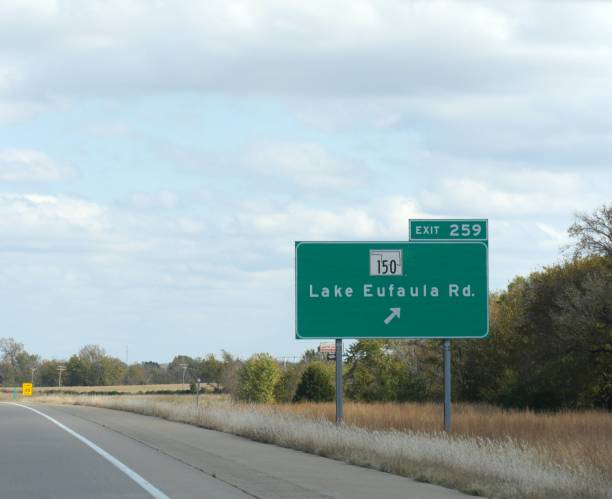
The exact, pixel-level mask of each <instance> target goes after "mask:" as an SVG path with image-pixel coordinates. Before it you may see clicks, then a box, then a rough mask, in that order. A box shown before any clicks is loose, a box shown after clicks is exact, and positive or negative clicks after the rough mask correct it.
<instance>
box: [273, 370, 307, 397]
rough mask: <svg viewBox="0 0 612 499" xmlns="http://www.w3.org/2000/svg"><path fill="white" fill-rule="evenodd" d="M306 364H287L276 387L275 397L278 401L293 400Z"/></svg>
mask: <svg viewBox="0 0 612 499" xmlns="http://www.w3.org/2000/svg"><path fill="white" fill-rule="evenodd" d="M303 371H304V364H302V363H300V364H287V366H286V367H285V370H284V372H283V373H282V375H281V377H280V379H279V380H278V383H276V386H275V387H274V398H275V399H276V401H277V402H291V401H292V400H293V397H294V396H295V391H296V390H297V386H298V384H299V382H300V380H301V379H302V372H303Z"/></svg>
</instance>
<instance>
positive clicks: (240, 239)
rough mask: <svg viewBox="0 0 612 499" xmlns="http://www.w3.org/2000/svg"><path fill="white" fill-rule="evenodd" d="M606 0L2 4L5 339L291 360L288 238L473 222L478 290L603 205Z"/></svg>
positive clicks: (606, 192) (56, 349)
mask: <svg viewBox="0 0 612 499" xmlns="http://www.w3.org/2000/svg"><path fill="white" fill-rule="evenodd" d="M610 26H612V3H610V2H584V1H580V2H567V1H560V2H548V1H539V2H535V1H531V2H527V1H525V2H522V1H519V2H506V1H501V0H500V1H493V0H491V1H486V2H485V1H482V2H480V1H475V0H474V1H469V2H467V1H466V2H460V1H448V2H444V1H406V0H397V1H395V0H347V1H344V0H334V1H332V2H330V1H317V0H310V1H303V2H286V1H280V0H278V1H276V0H275V1H272V0H257V1H233V0H209V1H206V2H201V1H197V0H178V1H165V0H131V1H129V2H126V1H119V0H88V1H82V0H55V1H53V0H37V1H35V0H2V1H1V2H0V279H1V283H2V284H1V285H0V303H1V308H0V310H2V326H3V327H2V330H1V331H0V336H1V337H14V338H15V339H17V340H18V341H20V342H22V343H24V345H25V347H26V349H27V350H28V351H32V352H35V353H38V354H40V355H41V356H43V357H45V358H66V357H68V356H70V355H71V354H73V353H75V352H76V351H77V350H78V349H79V348H80V347H81V346H83V345H86V344H99V345H101V346H103V347H104V348H105V349H106V351H107V352H108V353H109V354H111V355H115V356H119V357H121V358H124V356H125V350H126V347H128V348H129V360H130V361H143V360H156V361H162V362H163V361H168V360H170V359H172V357H173V356H174V355H177V354H187V355H191V356H202V355H204V354H206V353H209V352H211V353H215V354H218V353H219V352H220V351H221V350H222V349H225V350H227V351H229V352H232V353H234V354H236V355H239V356H241V357H243V358H244V357H248V356H250V355H251V354H253V353H255V352H261V351H267V352H270V353H272V354H273V355H275V356H292V355H299V354H300V353H301V352H303V351H304V350H305V349H307V348H313V347H316V345H317V342H312V341H298V340H295V339H294V325H293V324H294V306H295V304H294V299H293V296H294V294H293V293H294V263H293V261H294V260H293V259H294V241H296V240H372V241H377V240H378V241H387V240H392V241H393V240H406V239H407V238H408V220H409V219H410V218H466V217H467V218H487V219H489V232H490V283H491V288H492V289H494V290H502V289H504V288H505V287H506V286H507V285H508V283H509V282H510V281H511V280H512V279H513V278H514V277H515V276H517V275H527V274H529V273H530V272H533V271H537V270H540V269H542V268H543V267H544V266H546V265H551V264H554V263H558V262H560V261H561V253H560V248H561V247H562V246H563V245H565V244H567V243H568V240H567V238H566V230H567V228H568V226H569V225H570V224H571V223H572V221H573V219H574V216H575V214H576V213H577V212H587V213H588V212H592V211H593V210H594V209H596V208H597V207H598V206H601V205H602V204H604V203H609V202H610V200H611V198H612V186H611V182H610V179H611V172H612V168H611V162H612V93H611V92H610V89H612V30H611V29H610Z"/></svg>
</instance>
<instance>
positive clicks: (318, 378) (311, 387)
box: [293, 362, 335, 402]
mask: <svg viewBox="0 0 612 499" xmlns="http://www.w3.org/2000/svg"><path fill="white" fill-rule="evenodd" d="M334 392H335V390H334V385H333V382H332V374H331V372H330V370H329V368H328V367H327V366H325V365H323V364H321V363H319V362H313V363H312V364H309V365H308V367H306V369H305V370H304V373H303V374H302V379H301V380H300V383H299V385H298V387H297V390H296V392H295V397H294V398H293V400H294V401H295V402H299V401H300V400H310V401H312V402H329V401H331V400H334Z"/></svg>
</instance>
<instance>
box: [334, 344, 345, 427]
mask: <svg viewBox="0 0 612 499" xmlns="http://www.w3.org/2000/svg"><path fill="white" fill-rule="evenodd" d="M343 418H344V389H343V387H342V340H341V339H336V424H342V419H343Z"/></svg>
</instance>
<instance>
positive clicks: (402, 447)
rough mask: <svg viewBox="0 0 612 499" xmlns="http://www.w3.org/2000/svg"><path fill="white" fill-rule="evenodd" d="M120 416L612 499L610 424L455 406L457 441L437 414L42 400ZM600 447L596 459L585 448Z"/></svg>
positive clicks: (181, 399)
mask: <svg viewBox="0 0 612 499" xmlns="http://www.w3.org/2000/svg"><path fill="white" fill-rule="evenodd" d="M38 400H39V401H44V402H49V403H70V404H82V405H93V406H99V407H108V408H113V409H121V410H127V411H132V412H137V413H141V414H147V415H152V416H158V417H162V418H166V419H170V420H175V421H181V422H186V423H190V424H195V425H199V426H203V427H207V428H212V429H217V430H221V431H226V432H230V433H234V434H238V435H242V436H245V437H248V438H252V439H254V440H258V441H263V442H269V443H274V444H277V445H282V446H285V447H290V448H294V449H299V450H303V451H306V452H311V453H314V454H319V455H323V456H328V457H332V458H334V459H340V460H344V461H346V462H350V463H353V464H358V465H362V466H369V467H372V468H375V469H380V470H383V471H388V472H392V473H397V474H400V475H404V476H410V477H414V478H417V479H419V480H423V481H429V482H433V483H438V484H441V485H446V486H448V487H452V488H457V489H459V490H463V491H466V492H471V493H475V494H479V495H485V496H488V497H492V498H494V497H500V498H538V499H539V498H548V497H550V498H606V497H607V498H612V480H611V474H610V464H609V463H608V461H609V457H610V455H611V453H610V450H611V447H610V446H611V444H610V441H611V439H612V432H611V426H610V425H611V424H612V423H611V416H610V415H609V414H606V413H599V412H585V413H562V414H556V415H542V414H534V413H530V412H504V411H501V410H499V409H495V408H492V407H479V406H467V405H463V406H462V405H459V406H456V408H455V409H456V410H455V414H454V416H455V418H454V427H455V431H454V432H453V434H452V435H446V434H444V433H441V432H438V431H436V430H437V428H438V427H439V425H440V414H441V407H440V406H437V405H435V404H418V405H417V404H367V405H366V404H351V403H349V404H347V406H346V416H347V418H346V419H347V425H344V426H342V427H337V426H335V425H334V424H332V423H331V422H330V421H329V420H330V419H331V418H332V417H333V405H332V404H299V405H275V406H252V405H246V404H234V403H232V402H231V401H229V400H228V399H227V398H226V397H225V398H223V397H211V396H205V397H203V404H201V406H200V407H199V408H196V407H195V405H194V403H193V397H190V396H174V397H168V396H132V397H104V396H78V397H67V396H65V397H58V396H55V397H53V396H47V397H39V399H38ZM588 446H592V447H591V454H592V455H590V456H589V453H588V452H586V450H585V449H586V448H587V447H588Z"/></svg>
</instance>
